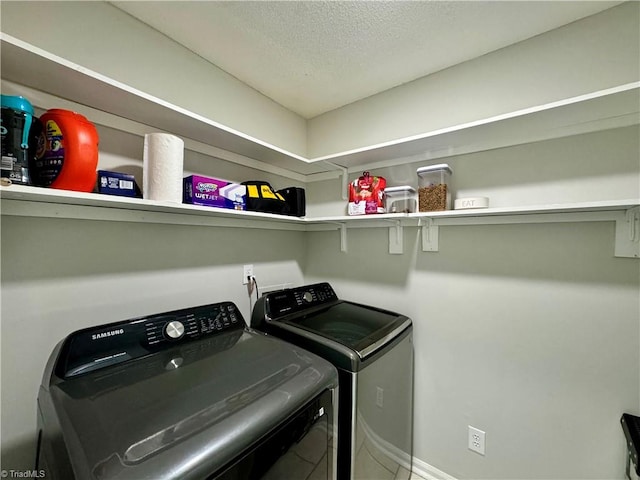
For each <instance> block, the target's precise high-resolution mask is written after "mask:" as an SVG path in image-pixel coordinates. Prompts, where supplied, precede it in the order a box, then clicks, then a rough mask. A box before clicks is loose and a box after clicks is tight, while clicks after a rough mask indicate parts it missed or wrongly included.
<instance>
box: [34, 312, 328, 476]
mask: <svg viewBox="0 0 640 480" xmlns="http://www.w3.org/2000/svg"><path fill="white" fill-rule="evenodd" d="M336 387H337V372H336V370H335V368H334V367H333V366H332V365H330V364H329V363H328V362H326V361H324V360H323V359H321V358H319V357H317V356H315V355H313V354H311V353H308V352H306V351H304V350H302V349H301V348H298V347H295V346H292V345H289V344H287V343H285V342H283V341H280V340H277V339H274V338H268V337H265V336H264V335H262V334H259V333H256V332H253V331H250V330H248V329H246V328H245V324H244V320H243V318H242V316H241V314H240V313H239V311H238V310H237V308H236V307H235V305H233V304H232V303H229V302H225V303H221V304H213V305H207V306H202V307H197V308H193V309H186V310H180V311H175V312H169V313H166V314H161V315H154V316H149V317H144V318H139V319H134V320H128V321H125V322H119V323H114V324H109V325H103V326H100V327H95V328H90V329H86V330H81V331H78V332H75V333H73V334H71V335H70V336H69V337H67V338H66V339H65V340H64V341H63V342H61V343H60V344H59V345H58V346H57V347H56V349H55V350H54V352H53V353H52V355H51V358H50V360H49V363H48V365H47V368H46V370H45V374H44V378H43V382H42V386H41V388H40V393H39V396H38V407H39V414H40V415H39V424H40V427H41V432H42V434H41V435H42V437H41V439H40V463H41V467H43V468H45V469H46V470H47V471H48V475H47V478H49V477H52V478H63V479H65V480H66V479H73V478H76V479H96V480H107V479H109V480H111V479H124V478H127V479H133V478H135V479H160V478H162V479H180V480H186V479H196V478H197V479H204V478H217V477H221V478H226V476H225V475H226V474H225V472H227V473H228V472H229V471H230V469H232V468H236V470H235V473H234V474H233V475H230V474H229V475H228V476H229V477H232V478H247V479H249V478H259V476H261V475H262V473H264V472H265V471H266V470H267V469H268V468H269V467H270V465H262V466H260V468H261V469H262V470H260V469H258V466H257V463H259V462H254V461H253V460H252V461H251V462H249V461H247V462H245V465H242V460H241V459H242V458H243V457H246V455H249V454H250V453H251V451H252V450H254V451H258V450H257V449H259V448H262V455H261V457H263V459H270V460H269V461H270V463H275V460H277V458H278V455H281V454H282V452H284V451H286V450H287V448H289V447H290V446H291V444H294V443H295V441H297V440H300V439H301V438H302V437H304V434H306V433H307V432H306V431H305V428H306V429H308V428H309V427H310V426H311V425H313V424H314V423H315V422H316V421H317V418H313V417H314V416H316V417H320V416H323V415H327V416H328V417H331V416H332V415H333V411H332V408H333V407H332V406H331V405H332V403H331V394H327V392H329V391H333V390H335V388H336ZM323 394H324V395H325V397H327V396H328V398H329V403H328V404H327V402H326V398H325V399H324V400H323ZM314 402H315V403H314ZM305 409H307V411H304V410H305ZM300 412H302V413H300ZM296 415H298V417H297V418H296ZM294 419H295V421H294ZM287 422H289V423H292V424H294V423H295V422H298V423H299V425H294V426H293V427H291V428H290V430H292V432H290V433H289V434H287V435H288V436H287V435H284V434H282V433H279V434H274V435H275V437H274V439H272V440H271V443H268V442H266V441H265V438H267V435H268V434H272V433H274V432H278V431H282V430H283V428H284V427H283V426H284V425H285V424H287ZM332 423H333V422H332V420H329V421H328V424H329V425H330V426H331V425H332ZM278 435H280V437H278ZM292 436H293V437H295V438H291V437H292ZM261 442H262V443H261ZM328 443H329V442H328V441H326V442H324V443H322V442H321V444H320V447H319V448H324V449H325V454H327V452H326V449H327V445H328ZM260 445H262V447H261V446H260ZM322 445H324V447H323V446H322ZM265 449H266V450H265ZM278 450H281V451H279V452H278V454H277V455H276V454H273V455H271V454H265V452H267V453H268V452H272V451H278ZM327 455H328V458H329V459H328V460H326V461H327V462H331V457H330V455H329V454H327ZM254 464H255V465H254ZM234 465H235V467H234ZM330 467H331V466H329V469H328V470H330V469H331V468H330ZM252 468H253V469H254V470H251V469H252ZM239 472H240V473H239ZM325 478H327V477H325Z"/></svg>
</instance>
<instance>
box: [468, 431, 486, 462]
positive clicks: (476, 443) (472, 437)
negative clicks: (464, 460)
mask: <svg viewBox="0 0 640 480" xmlns="http://www.w3.org/2000/svg"><path fill="white" fill-rule="evenodd" d="M469 450H473V451H474V452H477V453H479V454H480V455H484V432H483V431H482V430H478V429H477V428H474V427H472V426H471V425H469Z"/></svg>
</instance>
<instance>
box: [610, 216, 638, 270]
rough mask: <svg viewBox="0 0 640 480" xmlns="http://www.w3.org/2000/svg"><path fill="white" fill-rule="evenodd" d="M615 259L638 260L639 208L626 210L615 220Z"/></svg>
mask: <svg viewBox="0 0 640 480" xmlns="http://www.w3.org/2000/svg"><path fill="white" fill-rule="evenodd" d="M614 255H615V256H616V257H627V258H640V207H634V208H630V209H628V210H626V211H625V212H624V214H623V215H621V216H620V218H618V219H617V220H616V239H615V253H614Z"/></svg>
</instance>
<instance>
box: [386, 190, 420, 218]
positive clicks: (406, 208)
mask: <svg viewBox="0 0 640 480" xmlns="http://www.w3.org/2000/svg"><path fill="white" fill-rule="evenodd" d="M384 207H385V211H386V212H387V213H414V212H417V211H418V192H416V189H415V188H413V187H410V186H409V185H402V186H400V187H387V188H385V189H384Z"/></svg>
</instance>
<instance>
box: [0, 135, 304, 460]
mask: <svg viewBox="0 0 640 480" xmlns="http://www.w3.org/2000/svg"><path fill="white" fill-rule="evenodd" d="M98 130H99V134H100V139H101V142H100V148H101V151H100V163H99V165H100V168H112V169H116V170H119V171H128V172H130V173H133V174H135V175H136V176H137V177H138V182H141V175H142V161H141V158H142V148H143V139H142V138H141V137H139V136H135V135H130V134H125V133H123V132H119V131H115V130H112V129H107V128H104V127H100V126H99V127H98ZM185 171H186V173H191V172H193V171H196V172H199V173H202V174H205V175H214V176H218V177H223V178H227V179H229V180H235V181H240V180H246V179H250V178H260V179H266V180H268V181H270V182H272V183H273V184H274V185H282V186H284V185H285V182H286V183H289V182H292V180H290V179H284V178H282V177H278V176H275V175H267V174H265V173H264V172H256V171H253V170H251V169H248V168H241V167H238V166H237V165H230V164H228V163H227V162H224V161H222V160H220V159H216V158H212V157H204V156H203V155H201V154H198V153H195V152H191V151H186V152H185ZM293 183H295V182H293ZM0 240H1V252H0V253H1V258H2V265H1V267H2V269H1V291H0V294H1V297H2V305H1V311H0V314H1V321H2V323H1V325H2V328H1V332H2V335H1V352H2V362H1V368H2V371H1V405H0V408H1V438H2V458H1V468H2V469H5V470H11V469H14V470H27V469H32V468H33V467H34V460H35V445H36V438H37V434H36V396H37V391H38V386H39V385H40V381H41V379H42V373H43V370H44V367H45V363H46V361H47V359H48V357H49V354H50V353H51V351H52V350H53V348H54V346H55V345H56V344H57V343H58V342H59V341H60V340H62V339H63V338H64V337H65V336H66V335H68V334H69V333H71V332H72V331H74V330H78V329H81V328H85V327H89V326H92V325H98V324H103V323H109V322H115V321H119V320H125V319H128V318H134V317H137V316H141V315H146V314H152V313H159V312H164V311H168V310H173V309H178V308H186V307H190V306H195V305H202V304H206V303H214V302H220V301H227V300H229V301H232V302H234V303H235V304H236V305H237V306H238V308H239V309H240V311H241V313H242V315H243V316H244V317H245V320H246V321H247V322H248V321H249V319H250V312H251V306H252V304H253V302H255V298H256V296H255V295H256V294H255V292H253V293H252V294H251V296H250V295H249V293H248V291H247V287H246V286H245V285H242V272H243V265H244V264H253V266H254V273H255V276H256V279H257V281H258V285H259V287H260V290H261V291H264V290H265V289H275V288H284V287H286V286H292V285H299V284H301V283H302V270H303V265H302V262H303V261H304V258H305V251H306V241H305V236H304V232H296V231H286V230H283V231H280V230H263V229H243V228H230V227H205V226H188V225H171V224H156V223H140V222H127V221H122V222H120V221H114V222H107V221H90V220H84V219H79V220H76V219H65V218H38V217H23V216H15V217H14V216H8V215H2V221H1V223H0Z"/></svg>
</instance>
